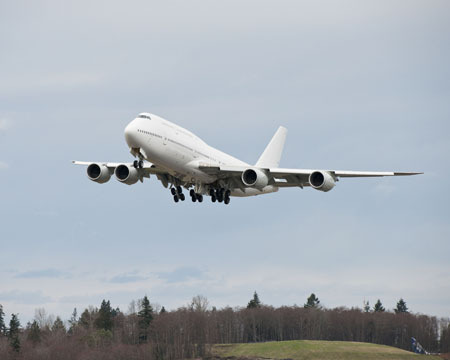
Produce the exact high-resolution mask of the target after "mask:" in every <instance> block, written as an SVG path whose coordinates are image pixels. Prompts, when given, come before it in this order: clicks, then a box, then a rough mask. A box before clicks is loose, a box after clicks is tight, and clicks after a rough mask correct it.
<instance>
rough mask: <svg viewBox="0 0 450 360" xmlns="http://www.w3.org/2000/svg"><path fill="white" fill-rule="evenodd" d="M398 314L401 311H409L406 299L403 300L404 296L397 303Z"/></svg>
mask: <svg viewBox="0 0 450 360" xmlns="http://www.w3.org/2000/svg"><path fill="white" fill-rule="evenodd" d="M394 311H395V313H396V314H401V313H408V312H409V311H408V307H407V306H406V302H405V300H403V299H402V298H400V300H399V301H398V303H397V307H396V308H395V309H394Z"/></svg>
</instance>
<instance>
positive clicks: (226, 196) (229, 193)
mask: <svg viewBox="0 0 450 360" xmlns="http://www.w3.org/2000/svg"><path fill="white" fill-rule="evenodd" d="M230 195H231V191H230V190H227V191H225V199H226V198H230Z"/></svg>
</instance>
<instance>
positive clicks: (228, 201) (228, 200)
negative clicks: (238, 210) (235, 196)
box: [224, 197, 230, 205]
mask: <svg viewBox="0 0 450 360" xmlns="http://www.w3.org/2000/svg"><path fill="white" fill-rule="evenodd" d="M224 203H225V205H228V204H229V203H230V198H229V197H226V198H225V200H224Z"/></svg>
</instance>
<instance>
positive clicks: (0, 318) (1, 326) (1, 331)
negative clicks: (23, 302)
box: [0, 304, 6, 336]
mask: <svg viewBox="0 0 450 360" xmlns="http://www.w3.org/2000/svg"><path fill="white" fill-rule="evenodd" d="M1 335H6V325H5V313H4V312H3V306H2V304H0V336H1Z"/></svg>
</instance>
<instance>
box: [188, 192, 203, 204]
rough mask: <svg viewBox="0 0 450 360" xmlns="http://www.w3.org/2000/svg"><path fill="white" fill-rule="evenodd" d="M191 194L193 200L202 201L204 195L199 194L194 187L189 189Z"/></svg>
mask: <svg viewBox="0 0 450 360" xmlns="http://www.w3.org/2000/svg"><path fill="white" fill-rule="evenodd" d="M189 195H191V198H192V202H196V201H198V202H200V203H201V202H202V201H203V195H202V194H197V193H196V192H195V191H194V190H193V189H191V191H189Z"/></svg>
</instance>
